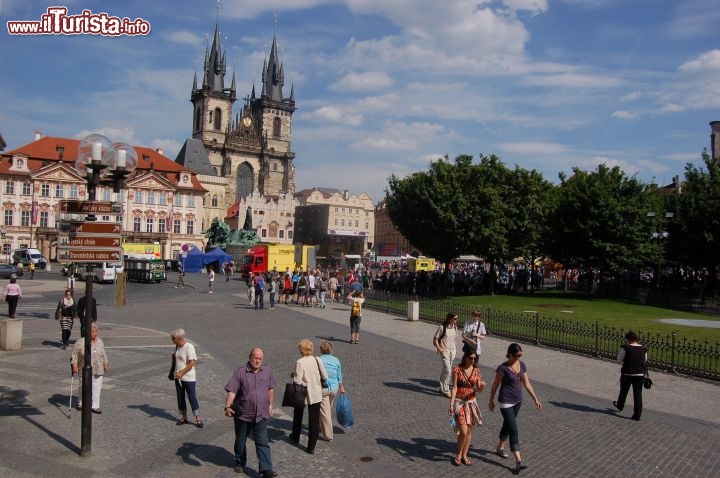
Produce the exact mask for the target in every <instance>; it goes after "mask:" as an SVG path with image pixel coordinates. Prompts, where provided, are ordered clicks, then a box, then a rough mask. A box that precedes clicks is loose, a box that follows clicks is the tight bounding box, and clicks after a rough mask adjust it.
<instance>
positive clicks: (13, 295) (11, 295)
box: [5, 277, 22, 319]
mask: <svg viewBox="0 0 720 478" xmlns="http://www.w3.org/2000/svg"><path fill="white" fill-rule="evenodd" d="M21 298H22V289H21V288H20V284H18V283H17V279H16V278H14V277H10V283H9V284H8V285H6V286H5V302H7V303H8V315H9V316H10V318H11V319H14V318H15V310H17V304H18V300H20V299H21Z"/></svg>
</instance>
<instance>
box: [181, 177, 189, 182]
mask: <svg viewBox="0 0 720 478" xmlns="http://www.w3.org/2000/svg"><path fill="white" fill-rule="evenodd" d="M188 181H190V178H189V177H188V176H187V175H183V177H182V182H184V183H186V182H188Z"/></svg>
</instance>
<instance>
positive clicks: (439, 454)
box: [377, 428, 455, 463]
mask: <svg viewBox="0 0 720 478" xmlns="http://www.w3.org/2000/svg"><path fill="white" fill-rule="evenodd" d="M448 430H450V429H449V428H448ZM450 431H451V430H450ZM377 444H378V445H382V446H385V447H387V448H389V449H390V450H393V451H395V452H397V453H398V454H399V455H400V456H402V457H403V458H407V459H409V460H415V459H416V458H417V459H422V460H428V461H445V460H447V461H448V463H449V462H450V460H452V458H454V456H455V442H454V441H449V440H437V439H427V438H413V439H412V441H409V442H408V441H400V440H394V439H391V438H378V439H377Z"/></svg>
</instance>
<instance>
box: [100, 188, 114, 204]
mask: <svg viewBox="0 0 720 478" xmlns="http://www.w3.org/2000/svg"><path fill="white" fill-rule="evenodd" d="M102 198H103V199H102V200H103V201H112V189H110V188H103V189H102Z"/></svg>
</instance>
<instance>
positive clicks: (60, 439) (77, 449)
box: [23, 415, 80, 454]
mask: <svg viewBox="0 0 720 478" xmlns="http://www.w3.org/2000/svg"><path fill="white" fill-rule="evenodd" d="M23 418H24V419H25V420H27V421H28V422H29V423H30V424H32V425H35V426H36V427H37V428H38V430H40V431H43V432H45V434H47V436H49V437H50V438H52V439H53V440H55V441H56V442H58V443H59V444H61V445H62V446H64V447H65V448H67V449H68V450H70V451H72V452H74V453H77V454H80V447H79V446H77V445H76V444H74V443H73V442H71V441H70V440H68V439H66V438H65V437H63V436H60V435H58V434H57V433H55V432H53V431H51V430H48V429H47V428H46V427H44V426H43V425H41V424H39V423H38V422H36V421H35V420H33V419H32V418H30V417H29V416H27V415H24V416H23Z"/></svg>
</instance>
